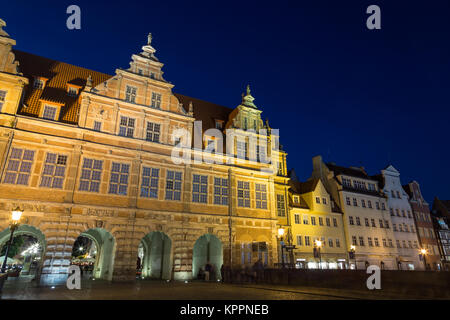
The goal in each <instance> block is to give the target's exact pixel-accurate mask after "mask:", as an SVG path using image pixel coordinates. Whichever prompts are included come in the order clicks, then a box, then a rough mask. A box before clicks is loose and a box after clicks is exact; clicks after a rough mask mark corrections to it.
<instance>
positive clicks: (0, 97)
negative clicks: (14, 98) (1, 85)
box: [0, 90, 7, 112]
mask: <svg viewBox="0 0 450 320" xmlns="http://www.w3.org/2000/svg"><path fill="white" fill-rule="evenodd" d="M6 92H7V91H5V90H0V112H2V108H3V104H4V103H5V101H6Z"/></svg>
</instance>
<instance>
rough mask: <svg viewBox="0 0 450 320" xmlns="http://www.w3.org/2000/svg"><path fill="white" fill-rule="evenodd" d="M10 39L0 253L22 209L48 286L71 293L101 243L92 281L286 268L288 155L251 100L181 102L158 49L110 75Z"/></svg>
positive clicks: (1, 123) (1, 76)
mask: <svg viewBox="0 0 450 320" xmlns="http://www.w3.org/2000/svg"><path fill="white" fill-rule="evenodd" d="M5 25H6V23H4V22H3V20H1V24H0V106H1V109H0V159H1V163H0V170H1V171H0V174H1V176H0V179H1V180H0V182H1V183H0V246H2V245H4V244H5V243H6V241H7V239H8V235H9V228H8V227H9V223H10V217H11V211H12V210H14V209H15V208H17V207H19V208H21V209H22V210H23V211H24V213H23V217H22V220H21V222H20V227H19V228H18V230H17V231H16V232H17V233H16V234H17V235H19V234H28V235H31V236H34V237H35V238H36V239H38V241H39V244H40V246H41V248H42V257H41V263H40V266H39V269H38V272H37V276H38V279H39V280H38V281H41V283H43V284H49V285H52V284H57V283H61V282H64V281H65V279H66V278H67V269H68V267H69V265H70V264H71V254H72V249H73V246H74V242H75V240H76V239H77V237H79V236H84V237H88V238H90V239H92V241H94V242H95V243H96V246H97V248H98V252H99V253H98V254H97V256H96V262H95V271H94V276H95V277H96V278H101V279H106V280H132V279H135V277H136V260H137V257H138V256H139V255H141V256H142V261H143V271H142V275H143V276H144V277H150V278H159V279H176V280H187V279H192V278H196V276H197V273H198V271H199V269H200V268H202V266H204V265H205V264H206V263H207V262H208V261H209V262H211V263H212V264H213V265H214V267H215V271H216V272H215V273H216V274H217V275H218V276H220V272H218V270H219V269H220V267H221V265H222V264H229V265H232V266H236V265H242V264H249V263H254V262H255V261H256V260H258V259H262V260H263V261H264V263H265V264H266V265H268V266H272V265H273V264H274V263H275V262H276V261H277V259H278V240H277V229H278V225H279V224H282V225H288V224H289V221H288V214H287V203H286V201H287V198H288V197H287V195H288V188H289V186H288V181H289V178H288V177H287V171H286V163H285V161H286V156H287V155H286V153H285V152H284V151H282V150H279V148H278V147H276V146H275V145H276V143H274V141H278V140H279V137H278V136H276V135H275V134H271V133H270V132H271V130H272V128H270V127H269V125H268V122H266V123H264V122H263V121H262V119H261V112H262V111H261V110H260V109H259V108H258V107H257V106H256V105H255V104H254V103H253V101H254V98H253V96H252V95H251V93H250V88H247V92H246V94H243V97H242V101H241V103H240V104H239V105H238V106H237V107H236V108H228V107H224V106H220V105H217V104H214V103H209V102H206V101H202V100H199V99H195V98H191V97H188V96H184V95H180V94H177V93H174V92H173V91H172V90H173V88H174V85H173V84H171V83H170V82H168V81H166V80H165V78H164V77H163V71H162V67H163V64H162V63H161V62H160V61H159V59H158V58H157V57H156V56H155V52H156V50H155V49H154V48H153V46H152V37H151V35H149V37H148V40H147V43H146V44H145V45H144V46H143V47H142V50H141V51H140V52H139V53H137V54H133V55H132V57H131V61H130V64H129V67H128V68H118V69H116V71H115V74H114V75H108V74H103V73H100V72H96V71H93V70H88V69H85V68H82V67H78V66H74V65H71V64H68V63H64V62H60V61H55V60H52V59H47V58H43V57H40V56H37V55H34V54H30V53H26V52H21V51H19V50H14V49H13V46H14V45H15V40H14V39H12V38H11V37H10V36H9V35H8V34H7V33H6V31H4V30H3V29H2V27H3V26H5ZM196 121H202V125H201V127H200V128H199V127H197V126H196V125H195V122H196ZM211 129H217V130H218V131H219V132H221V133H222V134H223V135H225V136H226V135H227V133H228V132H232V131H233V132H234V133H235V135H234V136H231V137H230V138H228V137H227V138H226V139H225V138H224V139H222V140H221V137H220V135H218V134H217V130H216V131H214V130H211ZM249 129H253V130H254V131H253V132H252V131H249ZM259 129H265V130H267V132H268V134H267V136H266V135H263V134H258V133H255V132H258V130H259ZM183 130H184V131H183ZM196 130H197V131H199V132H196ZM180 132H181V133H180ZM186 132H187V133H188V134H186ZM196 133H199V134H200V140H198V141H194V143H193V140H195V139H194V137H195V135H196ZM254 139H257V141H258V142H257V143H256V144H257V146H256V148H255V144H254V143H253V144H252V143H251V142H250V140H254ZM226 142H229V143H226ZM222 144H223V145H226V148H229V146H231V156H230V155H229V154H226V153H225V152H224V151H220V146H221V145H222ZM192 145H194V148H191V146H192ZM212 146H214V147H212ZM227 150H228V149H227ZM188 151H189V152H188ZM174 155H177V156H179V157H175V158H176V159H178V162H177V161H174V160H173V159H174ZM186 155H187V156H186ZM185 156H186V157H185ZM262 158H265V159H266V158H267V159H270V160H272V161H264V162H262V161H258V159H262ZM180 159H184V160H186V162H183V161H180ZM199 159H200V160H199ZM187 160H197V161H187ZM280 160H281V161H282V162H283V163H280Z"/></svg>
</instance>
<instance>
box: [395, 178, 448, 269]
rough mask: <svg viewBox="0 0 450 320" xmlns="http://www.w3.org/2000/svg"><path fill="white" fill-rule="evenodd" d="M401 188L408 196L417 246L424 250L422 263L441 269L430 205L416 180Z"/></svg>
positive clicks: (428, 267)
mask: <svg viewBox="0 0 450 320" xmlns="http://www.w3.org/2000/svg"><path fill="white" fill-rule="evenodd" d="M403 189H404V190H405V191H406V193H407V194H408V196H409V203H410V205H411V210H412V213H413V217H414V222H415V225H416V230H417V237H418V239H419V247H420V249H421V250H422V249H425V250H426V254H425V257H424V258H423V263H424V265H426V269H427V270H432V271H438V270H441V255H440V250H439V244H438V241H437V236H436V234H435V231H434V227H433V219H432V216H431V213H430V207H429V205H428V203H427V202H426V201H425V199H424V197H423V196H422V192H421V190H420V185H419V183H418V182H417V181H412V182H410V183H408V184H407V185H404V186H403Z"/></svg>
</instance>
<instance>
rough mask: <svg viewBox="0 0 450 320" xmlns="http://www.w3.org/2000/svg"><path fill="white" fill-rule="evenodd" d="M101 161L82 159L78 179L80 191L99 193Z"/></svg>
mask: <svg viewBox="0 0 450 320" xmlns="http://www.w3.org/2000/svg"><path fill="white" fill-rule="evenodd" d="M102 170H103V161H102V160H94V159H89V158H84V161H83V167H82V170H81V178H80V188H79V190H80V191H89V192H99V190H100V181H101V176H102Z"/></svg>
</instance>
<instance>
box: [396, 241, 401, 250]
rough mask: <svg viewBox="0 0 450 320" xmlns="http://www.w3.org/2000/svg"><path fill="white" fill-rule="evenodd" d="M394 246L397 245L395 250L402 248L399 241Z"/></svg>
mask: <svg viewBox="0 0 450 320" xmlns="http://www.w3.org/2000/svg"><path fill="white" fill-rule="evenodd" d="M396 244H397V248H401V247H402V246H401V245H400V240H397V241H396Z"/></svg>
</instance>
